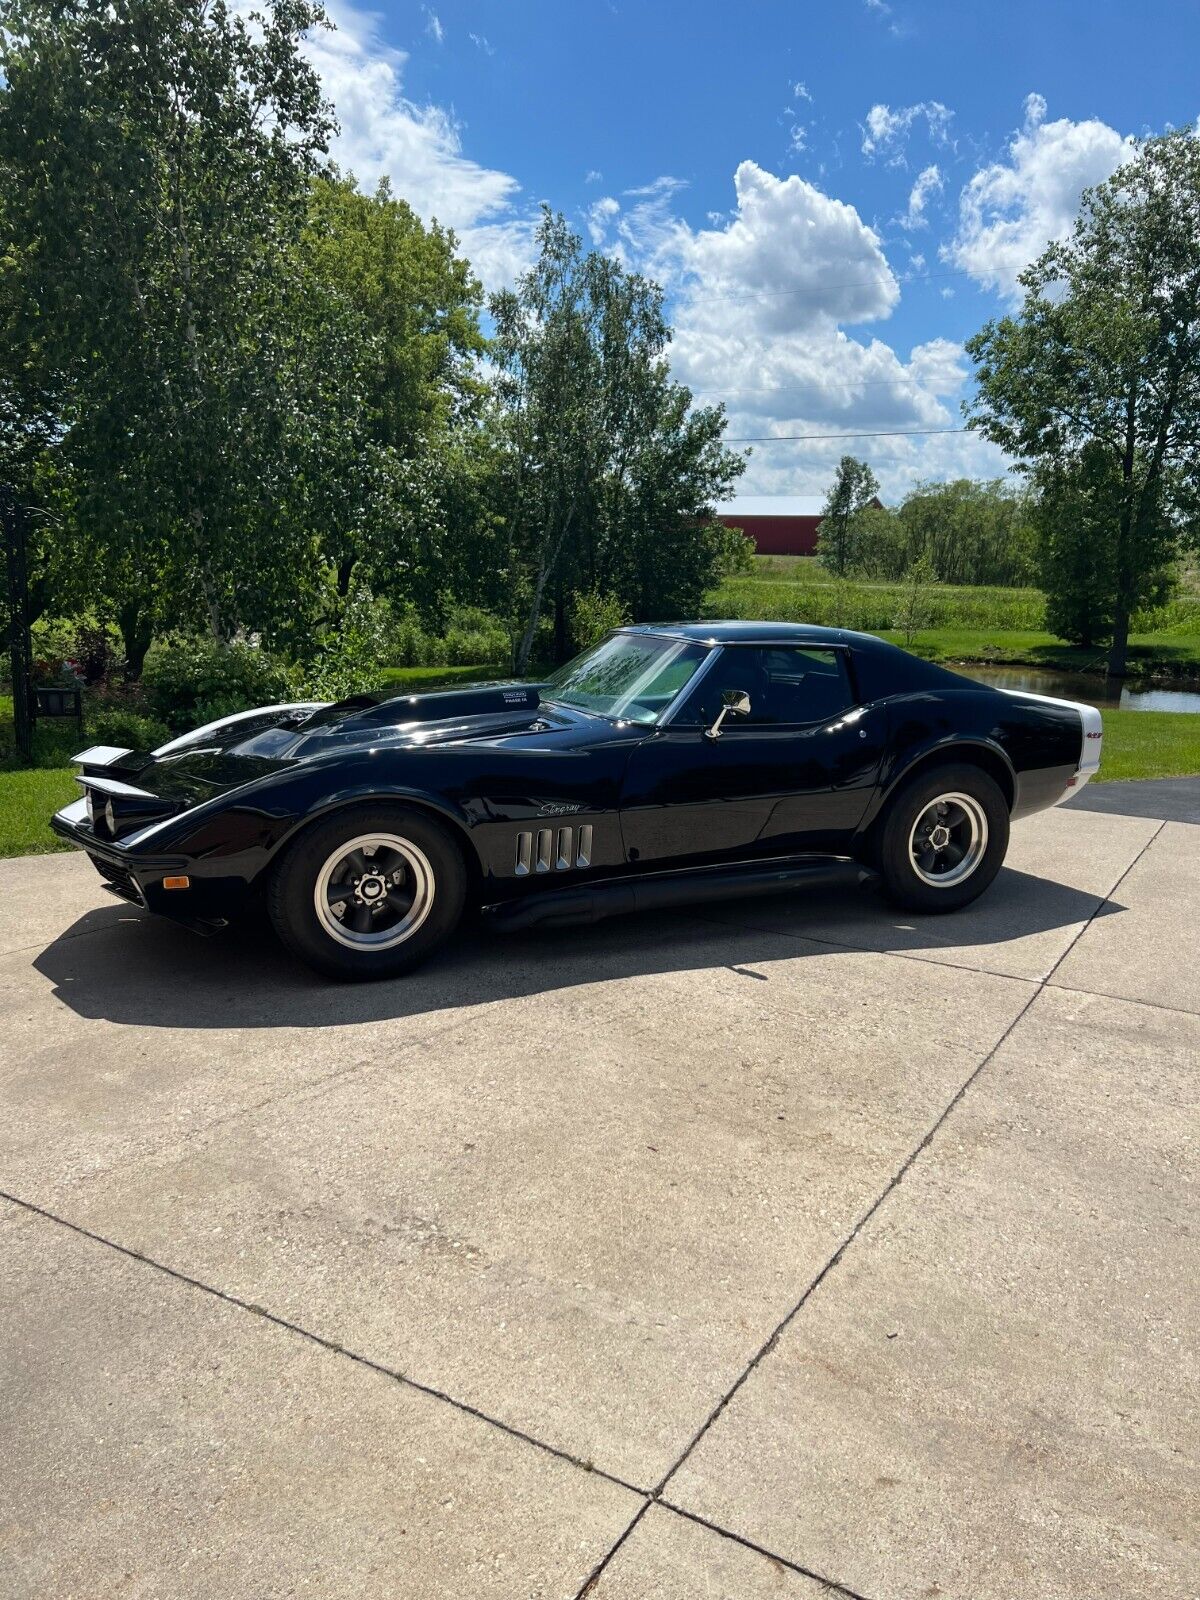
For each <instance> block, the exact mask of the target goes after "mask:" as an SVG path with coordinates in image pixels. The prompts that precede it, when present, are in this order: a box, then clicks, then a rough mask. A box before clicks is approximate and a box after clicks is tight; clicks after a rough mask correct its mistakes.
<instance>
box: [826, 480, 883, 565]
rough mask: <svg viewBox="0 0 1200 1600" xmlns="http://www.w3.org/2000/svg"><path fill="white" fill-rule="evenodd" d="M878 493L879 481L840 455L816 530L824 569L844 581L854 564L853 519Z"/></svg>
mask: <svg viewBox="0 0 1200 1600" xmlns="http://www.w3.org/2000/svg"><path fill="white" fill-rule="evenodd" d="M878 494H879V480H878V478H876V476H875V474H874V473H873V472H872V471H871V469H870V467H869V466H868V465H867V463H866V462H865V461H859V460H857V459H856V458H855V457H854V456H843V457H842V459H841V461H840V462H839V463H838V469H837V473H836V475H835V477H834V480H833V483H832V485H831V486H830V490H829V493H828V494H827V495H826V497H825V509H824V511H823V512H822V513H821V525H820V527H819V529H818V530H817V553H818V555H819V556H820V558H821V563H822V565H823V566H826V567H828V568H829V570H830V571H831V572H833V573H836V575H837V576H838V577H839V578H844V577H845V576H846V574H847V573H848V572H850V570H851V569H852V568H853V566H854V564H855V553H854V532H855V520H856V518H858V517H859V516H861V514H862V513H863V512H864V511H865V510H866V509H867V507H868V506H869V505H870V504H871V502H872V501H873V500H874V499H876V497H877V496H878Z"/></svg>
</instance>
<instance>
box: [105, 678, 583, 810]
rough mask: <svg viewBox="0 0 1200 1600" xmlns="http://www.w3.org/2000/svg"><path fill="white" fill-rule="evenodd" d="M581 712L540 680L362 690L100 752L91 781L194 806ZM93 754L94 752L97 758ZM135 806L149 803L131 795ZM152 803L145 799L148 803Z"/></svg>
mask: <svg viewBox="0 0 1200 1600" xmlns="http://www.w3.org/2000/svg"><path fill="white" fill-rule="evenodd" d="M573 720H574V718H573V716H572V714H570V713H563V712H562V711H560V710H559V709H558V708H554V707H549V706H547V707H543V706H542V704H541V696H540V693H539V690H538V687H537V686H536V685H530V684H525V683H487V684H476V685H473V686H471V687H470V688H464V689H452V690H442V691H434V692H430V693H426V694H415V695H392V696H386V695H356V696H354V697H352V698H350V699H347V700H341V701H338V702H336V703H334V704H318V703H313V702H307V703H303V704H298V705H280V706H265V707H262V708H261V709H259V710H257V711H251V712H243V713H240V714H239V715H238V716H236V717H230V718H225V719H223V720H222V721H220V722H215V723H210V724H208V725H206V726H205V727H203V728H197V729H196V730H195V731H194V732H192V733H188V734H184V735H182V736H181V737H180V738H178V739H173V740H171V741H169V742H168V743H167V744H165V745H160V746H159V748H158V749H157V750H152V751H115V750H114V751H99V750H98V751H94V752H86V753H85V756H84V758H83V759H82V765H83V768H84V782H85V785H87V784H89V782H90V780H91V779H92V776H93V775H94V777H95V787H97V788H104V789H105V790H106V791H107V790H109V789H111V787H112V782H113V780H116V781H117V782H118V783H119V784H125V785H129V786H131V787H132V789H133V790H135V791H137V792H139V793H140V794H142V795H144V796H145V797H147V798H149V797H151V796H154V797H157V798H160V799H162V800H164V801H169V802H171V808H172V809H173V810H179V809H185V808H187V807H190V806H192V805H195V804H198V803H199V802H201V801H203V800H209V799H212V798H214V797H215V796H217V795H219V794H222V793H225V792H226V791H228V790H231V789H236V788H241V787H243V786H244V785H246V784H249V783H254V782H257V781H259V780H262V779H266V778H269V777H271V776H272V775H274V774H276V773H280V772H283V771H286V770H289V769H293V768H294V767H295V766H296V765H297V764H299V763H303V762H308V761H314V762H315V761H326V760H332V761H335V760H337V759H338V758H339V757H346V756H351V755H354V754H356V753H358V752H362V751H367V750H375V749H380V748H391V749H396V748H408V749H411V750H413V751H414V752H415V751H417V750H422V749H429V748H430V747H435V746H443V745H448V744H464V743H472V742H485V741H490V740H496V739H500V738H505V737H510V736H511V735H513V734H522V733H528V734H536V733H539V732H549V731H551V730H552V729H555V728H562V727H568V726H570V725H571V723H572V721H573ZM89 757H91V758H92V759H88V758H89ZM124 803H125V805H126V806H127V807H128V808H129V809H130V810H134V809H139V808H138V807H137V805H136V800H135V798H134V797H133V796H132V795H131V796H129V797H128V798H127V799H126V800H125V802H124ZM117 804H118V809H120V808H121V799H120V795H119V794H118V795H117ZM141 809H144V808H141Z"/></svg>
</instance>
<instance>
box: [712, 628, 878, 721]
mask: <svg viewBox="0 0 1200 1600" xmlns="http://www.w3.org/2000/svg"><path fill="white" fill-rule="evenodd" d="M729 689H740V690H742V691H743V692H744V693H746V694H748V695H749V696H750V715H749V716H748V717H738V718H737V720H736V722H734V720H733V719H730V720H729V721H728V722H727V723H726V727H728V728H731V729H732V728H734V727H738V728H746V727H756V726H757V727H769V726H772V725H781V724H795V723H806V722H828V721H830V720H831V719H832V718H834V717H836V716H838V715H839V714H840V713H841V712H843V711H847V710H849V708H850V707H851V706H852V705H853V704H854V697H853V695H852V694H851V692H850V680H849V677H848V676H847V672H846V661H845V655H844V653H843V652H842V651H841V650H822V649H819V648H813V647H808V646H799V645H771V646H769V647H763V648H758V647H751V646H745V645H739V646H732V647H729V648H727V649H725V650H724V651H723V652H722V654H721V658H720V660H719V661H718V662H717V663H716V665H715V666H714V667H713V668H712V670H711V671H710V672H709V673H707V674H706V676H705V677H704V679H703V680H702V681H701V683H700V684H699V685H698V687H697V689H696V691H695V693H694V695H693V696H692V698H691V700H689V702H688V703H687V705H686V706H685V707H684V708H682V711H681V714H680V720H686V721H687V722H700V723H702V724H703V725H704V726H706V727H707V726H709V725H711V724H712V722H714V721H715V720H716V717H717V713H718V712H719V711H720V709H721V705H722V696H723V695H724V693H725V691H726V690H729Z"/></svg>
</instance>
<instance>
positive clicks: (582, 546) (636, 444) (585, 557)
mask: <svg viewBox="0 0 1200 1600" xmlns="http://www.w3.org/2000/svg"><path fill="white" fill-rule="evenodd" d="M538 246H539V254H538V259H537V262H536V263H535V265H534V266H533V267H532V268H531V270H530V271H529V272H528V273H526V274H525V275H524V277H523V278H522V279H521V280H520V282H519V284H518V286H517V288H516V290H515V291H507V292H504V293H502V294H499V295H495V296H493V298H492V301H491V313H492V318H493V321H494V323H495V328H496V333H495V340H494V343H493V360H494V361H495V363H496V366H497V369H498V377H497V380H496V385H495V406H496V409H495V413H494V417H493V421H494V423H495V426H496V427H497V429H498V436H499V438H500V440H501V441H502V452H503V454H502V472H501V477H500V481H499V489H500V493H501V504H502V506H503V508H504V511H503V516H504V522H503V538H504V556H503V560H502V561H501V563H500V571H501V573H502V576H503V583H504V587H505V589H506V590H507V593H508V595H509V597H510V604H511V605H512V606H513V610H512V623H513V629H514V639H515V650H514V657H515V662H516V666H517V668H518V670H520V671H524V670H525V668H526V666H527V664H528V661H529V658H530V654H531V652H532V649H533V644H534V640H535V637H536V635H537V630H538V626H539V623H540V621H541V618H542V615H543V611H544V609H545V606H546V604H547V601H548V600H552V601H553V616H554V652H555V654H556V655H557V656H559V657H561V656H563V655H565V653H566V651H567V649H568V648H569V638H568V615H569V613H568V607H569V602H570V597H571V595H572V594H574V593H604V594H607V595H610V596H611V597H612V598H613V599H614V600H615V602H616V603H617V604H619V605H621V606H623V607H624V608H625V609H626V610H627V611H628V612H629V614H630V615H632V616H634V617H636V618H639V619H645V618H647V617H649V616H659V617H661V616H663V615H664V614H665V615H670V614H672V613H674V614H686V613H687V612H689V611H694V610H695V609H696V607H697V606H698V605H699V602H700V599H701V597H702V595H703V593H704V592H705V590H707V589H708V588H710V587H711V586H712V584H713V583H714V582H715V581H716V580H717V578H718V577H719V576H720V574H721V571H722V566H723V563H724V562H725V561H726V560H727V559H729V556H730V552H731V549H732V548H733V546H732V545H731V541H730V540H729V538H728V535H727V534H726V532H725V530H723V529H720V528H718V527H717V526H716V524H715V522H714V519H713V516H712V511H711V507H712V505H713V503H714V502H715V501H719V500H722V499H724V498H726V497H727V495H728V493H729V490H730V488H731V487H732V484H733V483H734V481H735V479H736V478H737V476H738V475H739V474H740V473H741V472H742V471H743V470H744V468H745V462H744V461H743V460H742V458H740V457H739V456H736V455H735V454H734V453H733V452H732V451H730V450H728V449H726V448H725V446H724V445H723V444H722V442H721V438H722V434H723V432H724V427H725V418H724V412H723V409H722V408H721V407H719V406H717V407H698V408H693V406H692V397H691V395H690V393H689V392H688V390H687V389H685V388H684V387H683V386H682V385H680V384H677V383H674V382H672V381H671V378H670V375H669V372H668V369H667V364H666V361H665V359H664V351H665V349H666V344H667V341H668V339H669V337H670V332H669V329H668V327H667V323H666V319H665V317H664V315H663V306H662V301H663V296H662V290H661V289H660V288H659V287H658V285H657V284H654V283H651V282H649V281H648V280H647V279H645V278H643V277H640V276H639V275H638V274H636V273H629V272H626V271H625V270H624V268H623V267H621V265H620V264H619V263H617V262H616V261H613V260H611V259H609V258H607V257H605V256H602V255H600V254H598V253H595V252H592V253H589V254H586V255H585V254H584V252H583V248H582V244H581V241H580V239H579V238H578V236H577V235H575V234H574V233H572V232H571V230H570V228H569V227H568V226H567V224H566V222H565V221H564V219H563V218H562V217H558V216H554V215H553V214H552V213H550V212H549V211H548V210H547V211H545V212H544V213H543V217H542V222H541V225H540V228H539V231H538Z"/></svg>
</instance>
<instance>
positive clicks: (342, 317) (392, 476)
mask: <svg viewBox="0 0 1200 1600" xmlns="http://www.w3.org/2000/svg"><path fill="white" fill-rule="evenodd" d="M456 248H457V246H456V242H455V238H454V235H453V234H452V233H450V232H448V231H446V230H444V229H442V228H439V227H438V226H437V224H436V223H434V224H433V225H432V226H431V227H429V228H426V227H425V226H424V224H423V223H422V222H421V220H420V218H418V217H417V215H416V214H415V213H414V212H413V211H412V210H411V208H410V207H409V206H408V205H407V204H406V203H405V202H404V201H403V200H398V199H396V198H394V197H393V195H392V193H391V190H390V187H389V185H388V183H387V181H386V180H383V181H381V182H380V184H379V185H378V187H377V188H376V190H375V192H374V194H371V195H365V194H361V193H360V192H359V191H358V189H357V188H356V187H355V184H354V181H353V179H351V178H344V177H341V176H339V175H337V174H336V173H332V174H330V175H327V176H323V177H319V178H318V179H317V180H316V181H315V182H314V184H313V186H312V191H311V194H310V197H309V210H308V226H307V229H306V233H305V258H306V262H307V264H308V268H309V270H310V272H311V274H312V275H313V277H314V279H315V280H316V282H317V283H318V284H319V285H320V286H321V287H322V288H323V289H324V290H325V291H326V292H327V293H328V294H329V295H330V296H332V297H333V299H334V301H335V302H336V308H337V312H336V315H337V319H338V321H339V324H340V326H341V329H342V339H341V343H340V351H339V358H338V360H337V361H336V362H334V361H332V360H331V359H330V355H331V352H329V351H328V350H327V358H326V361H325V363H324V368H325V371H326V373H327V374H328V376H327V378H326V382H328V383H331V384H332V385H333V386H334V387H335V388H336V391H337V392H336V393H330V394H328V395H327V396H326V411H327V412H328V413H329V414H331V415H337V416H339V417H341V418H342V419H343V425H342V426H341V427H340V428H339V429H338V430H337V431H336V433H335V435H334V436H333V437H331V438H328V439H326V440H324V441H322V442H321V443H320V445H319V448H321V449H323V450H324V451H325V452H327V453H331V452H334V453H336V452H337V451H338V449H339V448H341V450H342V455H343V458H344V459H343V460H341V461H338V460H336V459H334V458H333V455H332V454H330V459H328V460H327V462H326V463H325V464H324V465H323V466H322V468H321V470H320V471H319V472H318V473H316V474H315V475H314V479H313V487H314V491H315V492H314V496H313V500H312V503H311V504H310V506H309V508H308V512H307V516H308V520H309V522H310V524H311V526H312V528H313V530H314V537H315V538H316V540H317V543H318V546H319V549H320V553H321V558H322V560H323V562H324V563H325V564H327V566H328V568H329V573H330V578H331V583H332V593H331V595H330V597H329V607H330V609H331V610H332V611H333V612H334V613H337V614H340V613H342V612H344V611H345V609H346V602H347V600H348V597H349V595H350V593H351V588H352V585H353V584H354V583H367V584H369V586H370V588H371V590H372V591H373V592H374V593H375V594H377V595H387V596H390V597H393V598H396V599H400V600H403V601H404V602H405V603H408V604H415V605H417V606H418V608H419V609H420V610H421V612H422V614H423V615H425V616H426V617H427V618H428V619H429V620H432V621H434V622H436V623H438V624H440V623H441V622H443V621H444V615H443V610H444V604H445V601H446V599H447V597H448V595H449V594H450V592H451V591H450V589H449V588H448V586H447V580H448V578H449V576H450V574H449V573H448V571H447V562H448V559H449V557H448V546H449V544H450V542H451V540H452V539H457V540H459V541H460V542H463V543H470V539H471V534H472V533H473V531H474V530H473V528H472V526H471V525H470V523H466V524H464V523H463V522H461V520H460V521H455V519H454V515H453V513H454V511H455V510H456V508H458V507H459V506H460V505H461V503H462V501H461V495H460V494H459V493H458V492H457V489H456V487H455V484H454V481H453V480H454V473H455V470H456V469H457V468H458V467H459V466H460V465H461V458H460V455H459V452H458V449H457V446H458V443H459V439H460V436H461V435H462V434H464V433H472V432H475V431H477V430H476V424H477V421H478V416H479V413H480V408H481V402H482V397H483V394H484V391H485V385H484V383H483V381H482V379H481V377H480V372H479V357H480V356H481V355H482V354H483V352H484V350H485V348H486V340H485V339H484V336H483V333H482V331H481V329H480V326H479V313H480V307H481V304H482V297H483V291H482V289H481V287H480V285H479V283H478V281H477V280H476V279H475V278H474V277H473V276H472V274H471V270H470V267H469V265H468V263H467V262H466V261H465V260H463V259H461V258H460V257H459V256H457V255H456V253H455V251H456ZM325 314H326V316H329V315H330V314H331V313H330V308H328V307H327V308H326V312H325ZM326 342H327V344H328V335H326ZM339 441H340V446H339Z"/></svg>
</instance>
